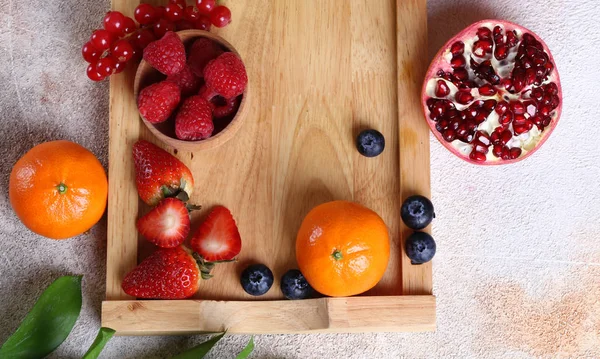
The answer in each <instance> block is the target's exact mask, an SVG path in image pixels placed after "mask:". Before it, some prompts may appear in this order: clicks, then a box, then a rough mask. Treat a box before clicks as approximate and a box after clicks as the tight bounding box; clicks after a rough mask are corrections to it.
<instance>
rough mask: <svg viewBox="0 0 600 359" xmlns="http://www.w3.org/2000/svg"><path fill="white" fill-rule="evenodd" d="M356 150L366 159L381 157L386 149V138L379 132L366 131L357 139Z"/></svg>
mask: <svg viewBox="0 0 600 359" xmlns="http://www.w3.org/2000/svg"><path fill="white" fill-rule="evenodd" d="M356 148H357V149H358V152H360V154H361V155H363V156H365V157H375V156H379V155H380V154H381V152H383V149H384V148H385V138H384V137H383V135H382V134H381V132H379V131H377V130H364V131H362V132H361V133H359V134H358V137H356Z"/></svg>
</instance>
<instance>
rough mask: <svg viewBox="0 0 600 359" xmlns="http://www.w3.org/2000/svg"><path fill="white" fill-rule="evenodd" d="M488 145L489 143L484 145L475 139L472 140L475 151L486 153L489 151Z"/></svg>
mask: <svg viewBox="0 0 600 359" xmlns="http://www.w3.org/2000/svg"><path fill="white" fill-rule="evenodd" d="M488 146H489V145H485V144H483V143H481V142H479V141H477V140H476V139H475V140H474V141H473V150H474V151H476V152H479V153H483V154H486V153H488V152H489V151H490V149H489V148H488Z"/></svg>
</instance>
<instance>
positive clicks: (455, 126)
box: [448, 120, 460, 130]
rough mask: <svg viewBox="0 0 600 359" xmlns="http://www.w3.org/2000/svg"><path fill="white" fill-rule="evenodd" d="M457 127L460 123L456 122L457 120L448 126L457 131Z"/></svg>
mask: <svg viewBox="0 0 600 359" xmlns="http://www.w3.org/2000/svg"><path fill="white" fill-rule="evenodd" d="M458 126H460V122H458V120H454V121H452V122H450V125H449V126H448V128H451V129H453V130H457V129H458Z"/></svg>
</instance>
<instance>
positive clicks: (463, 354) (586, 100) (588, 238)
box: [0, 0, 600, 358]
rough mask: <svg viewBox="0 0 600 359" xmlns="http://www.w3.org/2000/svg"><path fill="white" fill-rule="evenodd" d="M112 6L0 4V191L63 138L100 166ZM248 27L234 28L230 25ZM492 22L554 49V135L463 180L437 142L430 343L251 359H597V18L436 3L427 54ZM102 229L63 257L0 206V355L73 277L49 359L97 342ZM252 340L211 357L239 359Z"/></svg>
mask: <svg viewBox="0 0 600 359" xmlns="http://www.w3.org/2000/svg"><path fill="white" fill-rule="evenodd" d="M108 6H109V4H108V1H106V0H104V1H86V2H79V1H74V0H69V1H59V0H47V1H43V2H22V1H16V0H15V1H10V0H0V84H1V86H0V108H1V109H2V110H1V111H2V116H1V121H2V124H1V126H0V139H1V142H0V146H1V147H0V158H1V160H0V188H3V189H6V188H7V184H8V175H9V173H10V168H11V167H12V164H13V163H14V162H15V161H16V160H17V159H18V158H19V157H20V156H21V155H22V154H23V153H25V152H26V151H27V150H28V149H29V148H31V147H32V146H34V145H36V144H38V143H41V142H44V141H48V140H55V139H69V140H73V141H76V142H79V143H81V144H82V145H84V146H86V147H87V148H89V149H91V150H92V151H93V152H94V153H95V154H96V155H97V156H99V157H100V160H101V161H102V163H103V164H104V165H106V159H107V140H108V138H107V111H108V88H107V85H106V83H102V84H93V83H91V82H90V81H88V80H87V79H86V77H85V74H84V69H85V65H84V63H83V60H81V57H80V45H81V44H82V43H83V42H84V41H85V40H86V38H87V37H88V36H89V34H90V32H91V30H92V29H93V28H94V27H95V26H97V25H99V21H100V19H101V16H102V15H103V13H104V12H105V11H106V9H107V8H108ZM234 16H243V14H237V15H236V14H234ZM492 17H500V18H506V19H508V20H511V21H514V22H517V23H520V24H522V25H524V26H526V27H528V28H530V29H533V30H534V31H536V32H537V33H538V34H539V35H541V36H542V37H543V38H544V39H545V40H546V43H547V44H548V45H549V46H550V48H551V49H553V53H554V57H555V60H556V62H557V64H558V68H559V70H560V74H561V77H562V85H563V91H564V94H565V98H564V108H563V117H562V120H561V123H560V125H559V126H558V128H557V129H556V131H555V132H554V134H553V135H552V137H551V138H550V139H549V140H548V142H547V143H546V144H545V145H544V147H543V148H542V149H541V150H540V151H539V152H538V153H536V154H535V155H534V156H533V157H532V158H530V159H528V160H526V161H524V162H522V163H518V164H515V165H511V166H506V167H497V168H481V167H475V166H471V165H469V164H467V163H465V162H462V161H461V160H459V159H457V158H455V157H454V156H453V155H451V154H450V153H449V152H447V151H446V150H444V149H443V147H441V145H439V144H438V143H436V142H435V141H432V161H431V163H432V188H433V201H434V203H435V205H436V212H437V214H438V218H437V219H436V221H435V223H434V236H435V237H436V239H437V240H438V246H439V252H438V256H437V257H436V259H435V261H434V284H435V289H434V291H435V294H436V295H437V298H438V305H439V306H438V312H437V314H438V330H437V332H435V333H428V334H362V335H361V334H357V335H290V336H276V335H268V336H258V337H256V346H257V349H256V351H255V354H254V356H253V357H254V358H324V357H329V358H334V357H339V358H398V357H408V358H431V357H444V358H448V357H456V358H467V357H468V358H474V357H481V358H484V357H495V358H531V357H548V358H550V357H552V358H554V357H563V358H566V357H589V358H600V302H599V298H600V240H598V237H600V187H599V186H598V179H599V178H600V165H599V162H598V159H597V158H598V154H596V153H595V150H596V149H599V146H598V143H599V142H598V139H599V138H600V126H599V122H598V119H599V118H600V110H599V108H600V106H598V85H599V84H600V71H599V70H598V64H597V63H596V62H595V61H597V59H598V44H599V43H600V22H598V19H599V18H600V6H598V4H597V3H596V2H595V1H594V0H578V1H566V0H564V1H561V0H548V1H543V2H541V1H534V0H507V1H499V2H494V3H493V4H492V2H488V1H473V0H472V1H464V0H463V1H461V0H448V1H444V0H430V2H429V26H430V46H429V50H430V54H433V53H434V52H435V50H436V49H437V48H438V47H439V46H441V45H442V44H443V42H445V41H446V39H447V38H448V37H449V36H450V35H452V34H453V33H455V32H457V31H458V30H460V29H461V28H462V27H464V26H465V25H467V24H468V23H471V22H473V21H475V20H479V19H482V18H492ZM105 233H106V222H105V220H103V221H101V222H100V224H99V225H97V226H96V227H94V228H93V230H92V231H91V232H90V233H88V234H86V235H82V236H80V237H78V238H75V239H71V240H69V241H66V242H54V241H50V240H45V239H43V238H40V237H38V236H36V235H34V234H32V233H30V232H29V231H28V230H27V229H26V228H25V227H24V226H23V225H22V224H21V223H20V222H19V221H18V220H17V218H16V216H15V215H14V214H13V212H12V210H11V208H10V205H9V203H8V199H7V192H6V190H3V191H2V192H1V194H0V318H1V319H0V342H3V341H4V340H5V339H6V338H7V336H8V335H9V334H10V333H11V332H12V331H13V330H14V329H15V328H16V327H17V326H18V324H19V322H20V320H21V319H22V317H23V316H24V315H25V313H26V312H27V310H28V309H29V308H30V307H31V306H32V305H33V303H34V302H35V299H36V298H37V297H38V296H39V294H40V293H41V291H42V290H43V289H44V288H45V287H46V286H47V285H48V284H49V283H50V282H51V281H52V280H53V279H54V278H56V277H57V276H58V275H61V274H68V273H81V274H84V275H85V278H84V292H85V296H84V298H85V299H84V300H85V303H84V308H83V311H82V315H81V317H80V319H79V321H78V322H77V325H76V327H75V329H74V331H73V332H72V334H71V335H70V336H69V338H68V339H67V341H66V342H65V343H64V344H63V345H62V346H61V347H60V348H59V349H58V351H56V352H55V354H54V355H53V356H52V357H54V358H78V357H80V356H81V355H82V354H83V353H84V352H85V351H86V349H87V347H88V346H89V344H90V343H91V342H92V341H93V339H94V336H95V334H96V331H97V329H98V325H99V309H100V302H101V300H102V298H103V296H104V294H103V293H104V279H105V278H104V272H105V255H106V247H105ZM202 339H204V337H201V336H195V337H152V338H150V337H144V338H133V337H120V338H115V339H113V341H112V342H111V343H110V344H109V346H108V348H107V349H106V351H105V353H104V355H103V356H102V357H104V358H163V357H167V356H169V355H170V354H173V353H177V352H179V351H181V350H183V349H184V348H187V347H189V346H191V345H193V344H194V343H197V342H200V341H201V340H202ZM247 339H248V338H247V337H244V336H234V337H229V338H227V339H226V340H224V341H223V342H222V343H220V344H219V345H218V347H217V349H216V350H215V351H214V353H213V354H212V356H211V357H213V358H217V357H218V358H233V357H234V356H235V355H234V353H235V352H236V351H239V350H241V348H242V347H243V345H244V343H245V341H246V340H247Z"/></svg>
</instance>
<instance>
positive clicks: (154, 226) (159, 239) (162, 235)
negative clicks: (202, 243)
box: [137, 198, 198, 248]
mask: <svg viewBox="0 0 600 359" xmlns="http://www.w3.org/2000/svg"><path fill="white" fill-rule="evenodd" d="M189 208H190V209H198V207H197V206H190V207H189ZM137 229H138V231H139V232H140V233H141V234H142V236H144V238H146V239H147V240H148V241H150V242H152V243H154V244H156V245H157V246H159V247H162V248H172V247H177V246H178V245H180V244H182V243H183V241H184V240H185V237H187V235H188V233H189V232H190V214H189V210H188V206H186V204H185V203H184V202H182V201H181V200H179V199H177V198H165V199H163V200H162V201H160V203H159V204H158V206H156V207H154V209H152V210H151V211H150V212H148V213H147V214H146V215H145V216H143V217H141V218H140V219H138V221H137Z"/></svg>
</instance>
